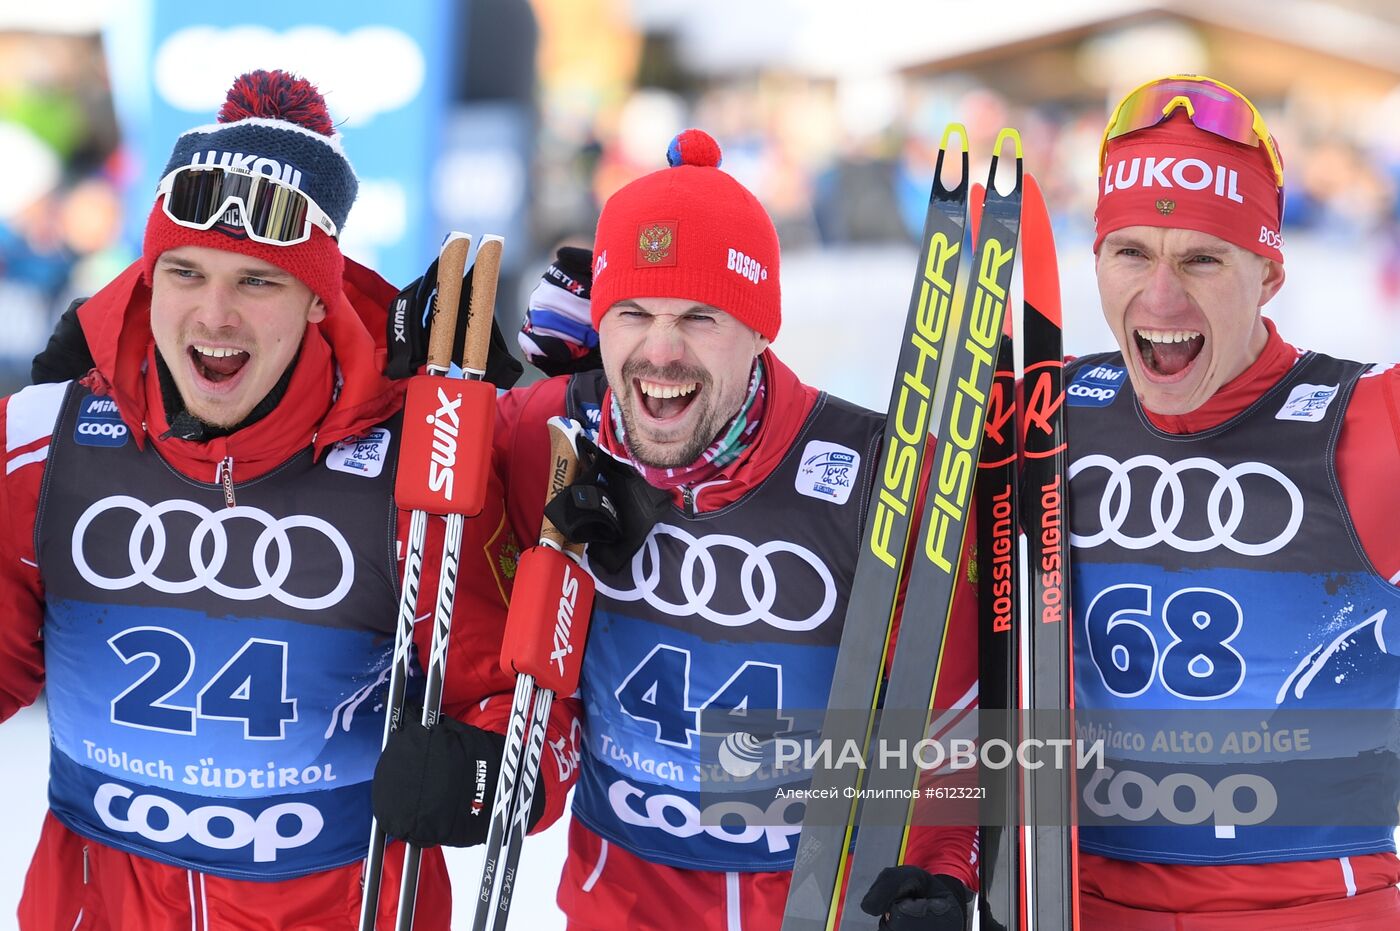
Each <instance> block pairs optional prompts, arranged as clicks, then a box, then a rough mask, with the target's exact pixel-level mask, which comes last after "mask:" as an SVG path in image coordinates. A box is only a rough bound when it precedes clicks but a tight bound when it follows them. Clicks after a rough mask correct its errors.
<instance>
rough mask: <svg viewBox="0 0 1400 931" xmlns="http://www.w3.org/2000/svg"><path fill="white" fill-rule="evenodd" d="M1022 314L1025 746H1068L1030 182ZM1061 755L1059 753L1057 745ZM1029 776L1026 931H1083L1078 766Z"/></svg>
mask: <svg viewBox="0 0 1400 931" xmlns="http://www.w3.org/2000/svg"><path fill="white" fill-rule="evenodd" d="M1024 209H1025V212H1024V222H1025V259H1024V272H1023V278H1024V281H1025V306H1024V315H1023V318H1022V320H1023V322H1022V330H1021V335H1022V341H1023V344H1024V347H1025V348H1024V353H1025V376H1024V379H1023V383H1022V399H1023V401H1022V406H1021V411H1022V417H1021V420H1022V428H1023V430H1024V444H1023V449H1024V453H1023V455H1024V465H1023V468H1022V473H1021V480H1022V486H1021V494H1022V502H1023V503H1022V509H1021V517H1022V527H1023V529H1024V531H1025V534H1026V553H1027V558H1026V562H1027V602H1026V603H1027V615H1026V617H1025V619H1024V628H1025V633H1024V635H1023V637H1022V645H1023V648H1024V649H1026V650H1027V662H1025V663H1024V664H1023V666H1022V668H1023V669H1025V670H1026V671H1027V673H1028V677H1029V681H1027V682H1024V683H1023V684H1022V686H1021V689H1022V694H1023V699H1024V701H1025V702H1027V703H1029V706H1030V709H1031V711H1030V713H1029V714H1027V715H1026V716H1025V721H1026V723H1027V725H1028V730H1029V733H1028V734H1027V735H1026V736H1027V737H1029V738H1031V739H1034V740H1040V741H1042V743H1040V744H1038V745H1037V746H1042V747H1043V746H1049V744H1047V743H1044V742H1045V741H1050V740H1071V741H1072V740H1073V738H1074V727H1073V725H1074V721H1073V711H1074V653H1073V648H1072V644H1073V638H1072V629H1071V623H1070V613H1071V612H1070V606H1071V602H1070V577H1069V568H1070V567H1069V559H1070V547H1069V532H1068V527H1069V521H1068V515H1069V502H1068V486H1069V483H1068V481H1067V479H1066V473H1065V466H1066V459H1067V456H1066V450H1065V428H1064V400H1065V386H1064V378H1063V368H1064V363H1063V359H1064V356H1063V347H1062V332H1063V331H1062V323H1061V320H1062V318H1061V315H1060V279H1059V270H1058V263H1057V261H1056V258H1055V240H1054V234H1053V232H1052V230H1051V226H1050V215H1049V213H1048V211H1047V210H1046V207H1045V199H1044V197H1043V196H1042V194H1041V192H1040V187H1039V186H1038V185H1037V184H1036V182H1035V179H1034V178H1030V177H1028V178H1027V179H1026V197H1025V208H1024ZM1062 746H1064V745H1062ZM1076 758H1077V752H1071V753H1069V754H1066V759H1065V765H1063V766H1061V765H1049V764H1048V763H1047V765H1044V766H1041V767H1039V768H1037V769H1029V768H1028V769H1026V770H1025V773H1024V782H1023V786H1024V792H1025V796H1024V806H1025V824H1026V825H1027V830H1026V837H1025V854H1026V860H1025V865H1024V876H1023V882H1024V883H1025V886H1026V893H1025V896H1026V905H1027V907H1026V916H1025V920H1026V924H1024V925H1023V927H1025V928H1027V929H1028V931H1051V929H1054V931H1074V929H1077V928H1078V927H1079V869H1078V867H1079V862H1078V831H1077V829H1076V827H1075V817H1074V815H1075V801H1076V798H1077V795H1076V793H1077V788H1076V779H1075V774H1076V769H1075V760H1076Z"/></svg>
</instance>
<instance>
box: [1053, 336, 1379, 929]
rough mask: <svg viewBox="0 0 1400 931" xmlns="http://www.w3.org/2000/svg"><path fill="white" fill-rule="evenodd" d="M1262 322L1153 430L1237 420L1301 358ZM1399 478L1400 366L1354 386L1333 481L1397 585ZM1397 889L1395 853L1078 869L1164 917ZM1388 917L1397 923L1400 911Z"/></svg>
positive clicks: (1087, 880)
mask: <svg viewBox="0 0 1400 931" xmlns="http://www.w3.org/2000/svg"><path fill="white" fill-rule="evenodd" d="M1264 323H1265V326H1266V327H1267V328H1268V331H1269V340H1268V342H1267V343H1266V344H1265V346H1264V350H1263V352H1262V353H1260V355H1259V358H1258V359H1257V360H1256V361H1255V362H1254V364H1253V365H1251V366H1250V367H1249V368H1248V369H1246V370H1245V371H1244V372H1243V373H1241V374H1240V376H1239V377H1238V378H1236V379H1235V380H1234V381H1232V382H1230V383H1229V384H1228V385H1225V386H1224V387H1223V388H1221V389H1220V390H1219V391H1218V392H1216V394H1215V395H1214V397H1212V398H1211V399H1210V401H1208V402H1207V403H1206V404H1204V405H1203V406H1202V407H1200V408H1198V409H1196V410H1194V411H1192V412H1191V413H1189V414H1183V415H1179V416H1161V415H1156V414H1151V413H1150V412H1149V414H1148V417H1149V418H1150V419H1151V421H1152V423H1153V424H1154V425H1155V426H1156V427H1157V428H1158V429H1160V430H1163V431H1166V432H1170V433H1196V432H1200V431H1203V430H1208V429H1210V428H1212V427H1215V426H1217V425H1219V424H1222V423H1224V422H1225V421H1226V420H1229V419H1230V418H1231V417H1234V416H1235V415H1236V414H1239V413H1240V412H1241V411H1243V410H1244V409H1245V408H1246V407H1248V406H1249V405H1250V404H1252V403H1253V402H1254V401H1255V400H1256V399H1257V398H1258V397H1259V396H1260V395H1262V394H1263V393H1264V392H1265V391H1267V390H1268V389H1269V388H1271V387H1273V385H1274V384H1276V383H1277V382H1278V380H1279V379H1280V378H1282V377H1283V376H1284V375H1285V374H1286V373H1287V372H1288V370H1289V369H1290V368H1291V367H1292V366H1293V364H1294V363H1295V362H1296V361H1297V360H1298V358H1299V356H1300V355H1301V353H1300V352H1299V350H1298V349H1297V348H1295V347H1294V346H1291V345H1289V344H1288V343H1287V342H1285V341H1284V339H1283V337H1281V336H1280V335H1279V333H1278V328H1277V327H1276V326H1275V325H1274V323H1273V321H1271V320H1269V319H1267V318H1265V320H1264ZM1397 475H1400V368H1397V367H1395V366H1393V365H1381V366H1376V367H1374V368H1372V370H1371V371H1369V372H1367V373H1366V374H1365V375H1363V376H1362V377H1361V380H1360V381H1359V382H1357V385H1356V390H1355V392H1354V393H1353V395H1352V399H1351V403H1350V405H1349V406H1348V408H1347V411H1346V417H1345V419H1344V420H1343V421H1342V432H1341V436H1340V438H1339V440H1338V445H1337V476H1338V479H1339V481H1340V483H1341V489H1342V496H1343V499H1344V500H1345V502H1346V506H1347V509H1348V510H1349V511H1350V513H1351V519H1352V522H1353V524H1354V525H1355V527H1356V531H1357V534H1358V535H1359V536H1360V538H1361V544H1362V547H1363V549H1364V550H1365V551H1366V555H1367V556H1369V557H1370V559H1371V562H1372V564H1373V565H1374V566H1375V568H1376V571H1377V572H1379V573H1380V574H1381V576H1382V577H1384V578H1387V579H1390V580H1391V582H1393V583H1400V535H1397V534H1396V532H1395V515H1396V514H1400V482H1397V481H1396V476H1397ZM1397 882H1400V860H1398V859H1397V858H1396V856H1395V854H1393V853H1374V854H1368V855H1366V856H1362V857H1343V858H1340V859H1330V860H1299V861H1295V862H1282V863H1264V864H1252V865H1230V866H1177V865H1169V864H1158V863H1138V862H1132V861H1128V860H1116V859H1109V858H1106V857H1099V856H1093V855H1090V854H1085V855H1084V856H1083V857H1082V858H1081V863H1080V887H1081V891H1082V892H1083V893H1084V894H1085V895H1087V896H1094V897H1096V898H1098V899H1105V900H1108V901H1109V902H1114V903H1118V904H1120V905H1124V906H1128V907H1131V908H1136V909H1144V910H1150V911H1154V912H1168V913H1170V912H1182V913H1192V912H1240V911H1247V910H1250V909H1261V910H1262V909H1281V908H1287V907H1295V906H1306V905H1309V904H1311V903H1319V902H1326V901H1329V900H1336V899H1343V898H1352V897H1356V896H1360V895H1365V894H1367V893H1372V892H1377V891H1380V890H1386V889H1393V887H1394V886H1395V885H1396V883H1397ZM1387 902H1388V903H1389V904H1388V905H1387V908H1390V909H1395V908H1396V907H1397V906H1396V905H1395V903H1394V902H1393V901H1392V900H1390V899H1387ZM1388 914H1391V915H1392V916H1393V917H1394V919H1395V921H1396V922H1400V913H1396V912H1394V911H1391V912H1388ZM1300 926H1301V925H1300ZM1192 927H1196V926H1195V925H1192ZM1328 927H1333V926H1332V925H1328ZM1338 927H1341V926H1340V925H1339V926H1338ZM1347 927H1350V925H1348V926H1347Z"/></svg>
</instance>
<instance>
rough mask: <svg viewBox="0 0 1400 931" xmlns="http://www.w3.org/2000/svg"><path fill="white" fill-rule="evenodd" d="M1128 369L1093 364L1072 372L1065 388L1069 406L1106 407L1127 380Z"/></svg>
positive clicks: (1066, 400) (1066, 401)
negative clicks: (1071, 377)
mask: <svg viewBox="0 0 1400 931" xmlns="http://www.w3.org/2000/svg"><path fill="white" fill-rule="evenodd" d="M1127 376H1128V370H1127V369H1125V368H1122V367H1121V366H1117V365H1095V366H1093V367H1092V368H1082V369H1080V370H1079V371H1078V372H1075V373H1074V379H1073V380H1072V381H1071V382H1070V383H1069V387H1068V388H1067V389H1065V403H1066V404H1068V405H1069V406H1070V407H1108V405H1110V404H1112V403H1113V399H1114V398H1116V397H1118V392H1119V391H1120V390H1122V388H1123V386H1124V385H1125V384H1127V381H1128V378H1127Z"/></svg>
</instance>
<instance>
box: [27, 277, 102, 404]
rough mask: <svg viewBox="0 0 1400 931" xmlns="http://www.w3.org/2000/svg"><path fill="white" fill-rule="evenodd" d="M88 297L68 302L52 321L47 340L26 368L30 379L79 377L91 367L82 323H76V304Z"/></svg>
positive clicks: (38, 382)
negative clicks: (64, 308) (56, 319)
mask: <svg viewBox="0 0 1400 931" xmlns="http://www.w3.org/2000/svg"><path fill="white" fill-rule="evenodd" d="M86 300H87V298H85V297H80V298H78V299H77V300H75V301H74V302H73V303H71V304H69V305H68V309H67V310H65V311H64V312H63V316H61V317H59V318H58V323H57V324H55V325H54V328H53V335H52V336H50V337H49V343H48V345H47V346H45V347H44V348H43V351H41V352H40V353H39V354H38V355H37V356H35V357H34V363H33V366H32V367H31V368H30V370H29V380H30V381H31V382H33V383H34V384H36V385H43V384H48V383H57V382H61V381H68V380H69V379H70V378H72V379H78V378H82V377H83V376H84V375H86V374H87V373H88V370H89V369H91V368H92V366H93V361H92V350H90V349H88V344H87V337H86V336H84V335H83V327H82V324H80V323H78V308H79V307H81V306H83V302H84V301H86Z"/></svg>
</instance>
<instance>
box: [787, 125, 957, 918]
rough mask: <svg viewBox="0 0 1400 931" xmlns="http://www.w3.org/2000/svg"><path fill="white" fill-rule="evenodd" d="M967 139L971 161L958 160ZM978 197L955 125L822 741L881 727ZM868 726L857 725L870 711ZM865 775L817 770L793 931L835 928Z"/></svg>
mask: <svg viewBox="0 0 1400 931" xmlns="http://www.w3.org/2000/svg"><path fill="white" fill-rule="evenodd" d="M954 133H956V134H957V135H958V136H959V138H960V139H961V151H960V152H956V151H954V152H951V153H950V150H949V148H948V145H949V140H950V138H951V137H952V135H953V134H954ZM950 157H958V158H960V160H961V172H960V175H959V178H960V180H959V183H958V185H957V186H956V187H951V188H950V187H948V186H947V185H946V184H945V183H944V180H943V168H944V163H945V159H948V158H950ZM967 192H968V144H967V130H966V129H965V128H964V127H962V126H961V125H959V124H951V125H949V127H948V128H947V130H945V131H944V134H943V139H942V142H941V143H940V145H939V150H938V160H937V162H936V165H935V168H934V180H933V185H932V189H931V191H930V193H929V205H928V211H927V214H926V216H925V219H924V232H923V246H922V249H921V251H920V253H919V263H918V267H917V271H916V273H915V278H914V286H913V289H912V292H911V294H910V297H909V309H908V313H907V316H906V317H905V322H904V333H903V337H902V339H901V343H900V347H901V348H900V352H899V361H898V364H897V367H896V369H895V376H894V385H893V388H892V389H891V392H890V402H889V407H888V409H887V410H888V412H887V414H886V416H885V432H884V440H883V442H882V444H881V447H880V457H879V463H880V465H879V467H878V470H877V472H876V474H877V476H878V478H877V480H876V488H875V491H874V494H873V500H872V501H871V505H870V508H871V509H870V514H869V516H868V517H867V519H866V526H865V530H864V532H863V534H862V545H861V550H860V555H859V557H858V558H857V562H856V569H855V579H854V582H853V584H852V589H851V596H850V599H849V602H848V605H849V606H848V608H847V610H846V618H845V623H844V627H843V628H842V632H841V644H840V647H839V648H838V651H837V656H836V668H835V671H834V673H833V676H832V685H831V693H830V696H829V698H828V700H827V709H828V710H827V713H826V715H825V718H824V720H823V724H822V732H821V738H822V741H823V745H825V746H847V745H849V744H851V743H856V744H858V745H859V746H860V747H862V748H864V747H866V745H867V744H868V742H869V739H870V731H871V728H872V726H873V720H874V715H875V704H876V700H877V696H878V691H879V686H880V681H881V678H882V676H883V672H884V663H885V654H886V651H887V646H888V642H889V636H890V625H891V623H892V621H893V619H894V610H895V600H896V597H897V595H898V590H899V580H900V576H901V572H902V568H903V566H904V562H905V551H906V549H907V543H908V539H909V531H910V529H911V524H912V521H911V515H912V512H913V510H914V504H915V498H916V496H917V492H918V485H919V482H920V476H921V474H922V468H923V460H924V450H925V447H926V446H927V440H928V433H929V428H930V426H931V423H930V414H931V412H932V407H933V397H934V390H935V383H936V382H937V379H938V367H939V361H940V358H941V355H942V352H943V341H944V336H945V331H946V329H947V325H948V323H949V321H950V319H951V310H952V306H953V291H954V286H955V284H956V281H957V275H958V266H959V263H960V260H961V256H962V245H963V233H964V225H965V215H966V212H967ZM862 710H864V711H865V716H864V719H863V720H857V715H858V714H859V712H860V711H862ZM860 776H861V773H860V771H859V770H858V769H857V768H855V767H849V766H848V767H841V766H822V765H817V766H816V767H814V769H813V773H812V788H813V790H815V791H814V793H813V795H812V797H810V798H809V799H808V800H807V803H806V804H807V808H806V815H805V817H804V818H803V828H802V834H801V839H800V841H799V843H798V848H797V854H796V860H795V862H794V864H793V869H792V883H791V886H790V888H789V890H788V899H787V907H786V910H785V913H784V917H783V924H782V931H826V929H828V928H830V927H831V924H832V923H833V922H834V920H835V909H836V906H837V905H838V903H839V900H840V890H841V888H842V877H843V876H844V873H845V867H846V861H847V857H848V852H849V850H850V842H851V832H852V828H853V824H854V821H855V814H856V806H855V802H854V800H852V799H851V798H850V797H849V796H848V794H847V793H848V792H850V791H852V790H854V789H856V788H857V786H858V785H859V782H860Z"/></svg>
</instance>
